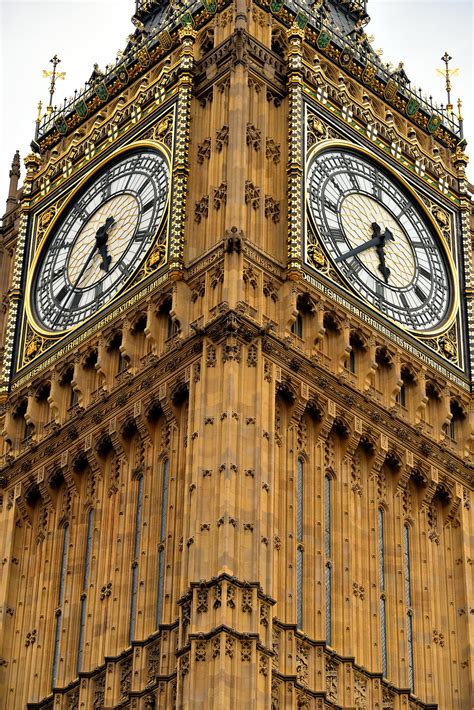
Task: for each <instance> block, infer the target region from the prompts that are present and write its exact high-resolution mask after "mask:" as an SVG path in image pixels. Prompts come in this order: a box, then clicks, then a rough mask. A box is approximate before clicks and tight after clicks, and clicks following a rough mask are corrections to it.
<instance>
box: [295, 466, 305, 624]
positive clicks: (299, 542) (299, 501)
mask: <svg viewBox="0 0 474 710" xmlns="http://www.w3.org/2000/svg"><path fill="white" fill-rule="evenodd" d="M303 550H304V547H303V461H302V459H298V470H297V481H296V625H297V627H298V628H299V629H302V628H303Z"/></svg>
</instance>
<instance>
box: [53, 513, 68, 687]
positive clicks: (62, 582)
mask: <svg viewBox="0 0 474 710" xmlns="http://www.w3.org/2000/svg"><path fill="white" fill-rule="evenodd" d="M68 545H69V524H66V525H65V526H64V528H63V545H62V553H61V566H60V570H59V591H58V604H57V607H56V627H55V631H54V651H53V672H52V679H51V685H52V688H54V687H55V686H56V680H57V676H58V666H59V647H60V642H61V621H62V613H63V602H64V587H65V584H66V569H67V552H68Z"/></svg>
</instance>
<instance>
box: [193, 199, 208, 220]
mask: <svg viewBox="0 0 474 710" xmlns="http://www.w3.org/2000/svg"><path fill="white" fill-rule="evenodd" d="M208 214H209V195H203V196H202V197H201V199H200V200H199V202H196V203H195V207H194V221H195V222H197V224H200V223H201V220H202V218H203V217H206V219H207V216H208Z"/></svg>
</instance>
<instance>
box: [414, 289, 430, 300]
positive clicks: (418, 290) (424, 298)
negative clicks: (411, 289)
mask: <svg viewBox="0 0 474 710" xmlns="http://www.w3.org/2000/svg"><path fill="white" fill-rule="evenodd" d="M415 293H416V295H417V296H418V298H419V299H420V301H421V302H422V303H425V302H426V301H427V299H428V296H427V295H426V294H424V293H423V291H422V290H421V288H420V287H419V286H415Z"/></svg>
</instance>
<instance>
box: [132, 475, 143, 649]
mask: <svg viewBox="0 0 474 710" xmlns="http://www.w3.org/2000/svg"><path fill="white" fill-rule="evenodd" d="M142 510H143V475H141V476H140V478H139V479H138V491H137V507H136V510H135V536H134V541H133V560H132V594H131V599H130V634H129V641H130V643H132V641H133V638H134V635H135V621H136V614H137V593H138V571H139V557H140V537H141V527H142Z"/></svg>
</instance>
